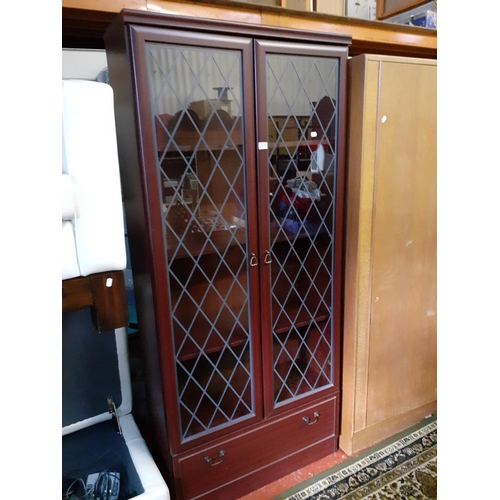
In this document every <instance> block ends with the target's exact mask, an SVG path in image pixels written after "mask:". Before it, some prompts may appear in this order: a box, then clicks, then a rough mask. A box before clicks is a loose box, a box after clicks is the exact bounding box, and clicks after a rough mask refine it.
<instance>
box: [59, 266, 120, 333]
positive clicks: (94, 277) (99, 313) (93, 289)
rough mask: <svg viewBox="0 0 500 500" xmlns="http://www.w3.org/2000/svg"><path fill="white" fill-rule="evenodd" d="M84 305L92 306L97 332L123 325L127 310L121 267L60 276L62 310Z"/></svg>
mask: <svg viewBox="0 0 500 500" xmlns="http://www.w3.org/2000/svg"><path fill="white" fill-rule="evenodd" d="M108 280H110V281H108ZM84 307H92V318H93V320H94V323H95V326H96V328H97V329H98V331H99V332H101V331H103V330H112V329H114V328H120V327H122V326H126V325H127V324H128V312H127V297H126V292H125V280H124V277H123V271H109V272H105V273H96V274H91V275H90V276H85V277H84V276H79V277H77V278H72V279H68V280H62V311H63V312H66V311H73V310H78V309H82V308H84Z"/></svg>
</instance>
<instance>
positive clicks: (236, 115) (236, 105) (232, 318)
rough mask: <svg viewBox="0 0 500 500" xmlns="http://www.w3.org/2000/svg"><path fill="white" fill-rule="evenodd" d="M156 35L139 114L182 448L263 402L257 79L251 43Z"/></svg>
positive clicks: (148, 48)
mask: <svg viewBox="0 0 500 500" xmlns="http://www.w3.org/2000/svg"><path fill="white" fill-rule="evenodd" d="M151 38H152V39H151V40H142V49H141V50H142V52H141V54H142V57H141V58H140V62H138V65H139V66H140V67H141V68H142V70H143V71H144V73H145V75H146V78H145V81H146V82H147V83H145V84H146V85H147V95H148V96H149V99H148V100H147V102H145V105H147V108H148V109H147V112H144V113H143V117H147V118H145V119H148V120H150V124H149V126H150V127H151V130H152V134H151V136H152V137H151V138H152V149H153V150H154V151H155V154H154V158H153V159H152V163H154V170H155V171H154V174H152V173H151V172H150V173H149V175H150V178H151V179H154V184H155V185H154V189H155V190H156V192H157V195H158V207H159V212H160V214H159V220H160V224H159V227H158V229H159V230H160V233H161V236H158V235H156V236H155V237H157V238H158V237H159V238H161V241H162V251H163V253H164V262H165V264H166V265H165V277H166V279H165V285H166V288H167V289H166V290H165V294H164V296H165V304H164V305H165V310H166V311H169V313H168V318H167V323H168V326H167V329H168V331H169V332H170V336H171V338H170V340H169V346H170V347H169V351H170V352H169V356H171V357H170V360H171V364H172V366H171V370H170V375H169V377H171V379H172V380H174V381H175V384H173V385H174V387H175V404H176V406H177V409H178V410H177V417H178V422H177V429H175V430H176V431H177V435H178V436H179V439H178V442H179V445H180V444H182V443H184V442H187V441H190V440H193V439H195V438H198V437H200V436H207V435H209V434H213V433H214V432H217V431H220V430H221V429H223V428H227V427H228V426H231V425H234V424H235V423H238V422H240V423H241V421H243V420H248V419H251V418H256V414H257V413H258V408H259V401H260V400H261V395H260V390H259V383H260V362H259V356H256V355H255V352H254V350H255V348H254V344H253V339H252V327H253V323H254V322H255V321H256V320H255V318H258V304H255V303H254V302H253V297H251V294H250V291H251V289H252V288H255V287H256V283H257V280H258V274H257V272H256V270H254V268H253V266H252V265H251V263H252V262H253V261H252V257H253V255H254V254H255V252H256V251H257V249H256V245H257V243H256V241H257V238H256V232H255V226H256V225H257V223H256V220H255V218H256V215H255V213H256V211H255V201H254V200H255V196H256V193H255V155H254V153H253V150H252V147H251V144H252V143H253V139H254V127H255V125H254V117H253V114H252V113H248V112H247V108H248V104H247V101H248V100H250V106H253V81H252V74H251V72H249V71H247V70H245V72H244V66H247V67H249V66H250V65H251V60H252V58H251V50H252V46H251V42H250V41H249V40H244V39H236V40H233V39H232V40H230V41H228V40H224V39H223V37H220V38H217V37H210V38H209V39H207V38H206V37H203V36H200V35H198V36H196V35H193V34H190V33H180V32H175V31H171V32H167V33H165V32H162V34H161V35H157V36H156V37H155V36H153V37H151ZM139 81H140V82H141V79H139ZM144 93H145V92H142V94H143V95H144ZM248 140H250V145H249V144H248ZM249 207H251V208H250V209H249ZM252 210H253V212H252ZM252 227H253V228H254V229H253V232H252ZM170 425H171V424H170Z"/></svg>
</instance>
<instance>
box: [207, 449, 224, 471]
mask: <svg viewBox="0 0 500 500" xmlns="http://www.w3.org/2000/svg"><path fill="white" fill-rule="evenodd" d="M225 454H226V452H225V451H224V450H220V451H219V457H218V458H219V460H217V462H212V460H213V458H210V457H209V456H208V455H207V456H206V457H205V462H207V464H210V467H215V466H216V465H219V464H220V463H221V462H222V461H223V460H224V455H225Z"/></svg>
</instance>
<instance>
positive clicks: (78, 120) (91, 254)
mask: <svg viewBox="0 0 500 500" xmlns="http://www.w3.org/2000/svg"><path fill="white" fill-rule="evenodd" d="M62 134H63V137H62V144H63V161H62V174H63V176H62V186H63V187H62V219H63V221H68V222H69V224H70V225H71V227H72V230H73V241H74V244H73V245H71V242H70V228H69V225H68V224H64V223H63V234H62V238H63V242H62V244H63V249H62V250H63V258H62V260H63V268H62V279H69V278H74V277H76V276H88V275H89V274H92V273H99V272H105V271H119V270H123V269H125V267H126V263H127V262H126V259H127V257H126V251H125V236H124V223H123V208H122V200H121V186H120V172H119V165H118V152H117V145H116V130H115V118H114V107H113V91H112V89H111V87H110V86H109V85H107V84H105V83H99V82H93V81H85V80H63V82H62ZM67 252H74V254H73V255H68V254H67ZM75 261H76V262H77V268H76V267H75V265H74V263H75Z"/></svg>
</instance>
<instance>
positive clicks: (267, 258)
mask: <svg viewBox="0 0 500 500" xmlns="http://www.w3.org/2000/svg"><path fill="white" fill-rule="evenodd" d="M272 261H273V259H272V257H271V252H270V251H269V250H266V256H265V257H264V263H265V264H271V262H272Z"/></svg>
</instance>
